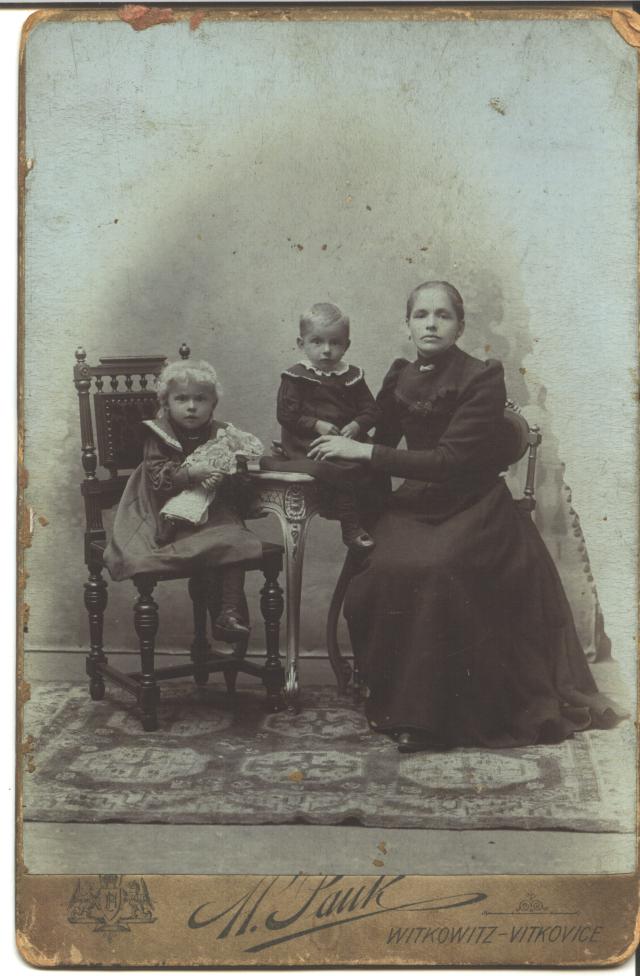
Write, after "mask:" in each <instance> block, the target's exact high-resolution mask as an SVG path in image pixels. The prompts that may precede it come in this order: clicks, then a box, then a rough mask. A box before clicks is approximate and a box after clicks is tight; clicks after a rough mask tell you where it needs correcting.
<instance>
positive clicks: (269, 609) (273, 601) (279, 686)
mask: <svg viewBox="0 0 640 976" xmlns="http://www.w3.org/2000/svg"><path fill="white" fill-rule="evenodd" d="M281 569H282V557H281V556H280V555H278V559H277V560H275V559H267V560H265V565H264V569H263V573H264V579H265V584H264V586H263V588H262V589H261V590H260V610H261V612H262V616H263V618H264V632H265V637H266V644H267V660H266V663H265V666H264V673H263V678H262V681H263V683H264V686H265V688H266V689H267V702H268V704H269V707H270V709H271V711H273V712H279V711H280V710H281V709H282V708H283V707H284V697H283V694H282V692H283V688H284V668H283V666H282V661H281V659H280V618H281V617H282V612H283V610H284V599H283V595H282V587H281V586H280V584H279V582H278V576H279V575H280V570H281Z"/></svg>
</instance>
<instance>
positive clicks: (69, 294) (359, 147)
mask: <svg viewBox="0 0 640 976" xmlns="http://www.w3.org/2000/svg"><path fill="white" fill-rule="evenodd" d="M25 59H26V60H25V63H26V76H25V78H26V81H25V92H26V146H25V151H26V156H27V159H28V164H27V167H28V175H27V177H26V202H25V207H26V211H25V247H26V252H25V259H26V282H25V387H26V408H25V409H26V465H27V468H28V470H29V488H28V494H27V499H28V502H29V504H30V505H31V506H32V507H33V509H34V513H35V518H34V526H35V528H34V535H33V540H32V545H31V548H30V550H29V551H28V554H27V570H28V573H29V579H28V586H27V595H26V599H27V601H28V603H29V604H30V618H29V631H28V636H27V641H28V644H27V647H28V648H29V649H33V650H46V649H61V650H69V651H77V650H78V649H80V648H85V646H86V643H87V622H86V613H85V610H84V606H83V603H82V585H83V583H84V580H85V566H84V562H83V550H82V545H83V518H82V514H81V504H80V495H79V488H78V486H79V483H80V480H81V478H82V468H81V464H80V437H79V424H78V406H77V396H76V392H75V389H74V386H73V382H72V368H73V364H74V350H75V348H76V347H77V346H78V345H82V346H84V347H85V349H86V351H87V359H88V361H89V362H92V363H93V362H96V361H97V360H98V358H99V357H104V356H107V355H121V356H124V355H132V354H135V353H141V354H147V353H162V354H166V355H168V356H169V357H172V358H173V357H175V356H176V353H177V349H178V346H179V345H180V343H181V342H182V341H184V340H186V341H187V342H188V343H189V345H190V347H191V350H192V356H193V357H194V358H203V359H207V360H209V361H211V362H212V363H213V364H214V365H215V367H216V369H217V370H218V372H219V375H220V379H221V382H222V385H223V388H224V391H225V393H224V398H223V399H222V401H221V403H220V406H219V408H218V415H219V416H220V418H222V419H226V420H231V421H233V422H234V423H235V424H236V425H238V426H239V427H241V428H244V429H246V430H251V431H253V432H254V433H256V434H257V435H258V436H259V437H260V438H261V439H262V440H263V442H264V443H265V444H267V445H269V444H270V442H271V440H272V438H273V437H275V436H277V435H278V427H277V424H276V420H275V398H276V390H277V387H278V382H279V375H280V371H281V370H282V369H284V368H286V367H287V366H289V365H291V364H292V363H293V362H295V361H296V359H297V358H298V353H297V350H296V346H295V339H296V334H297V321H298V317H299V315H300V312H301V311H303V310H304V309H305V308H306V307H308V306H309V305H310V304H312V303H314V302H319V301H332V302H335V303H337V304H338V305H339V306H340V307H341V308H342V309H343V310H344V311H345V312H346V313H348V315H349V316H350V318H351V325H352V336H351V337H352V347H351V349H350V350H349V354H348V358H349V361H350V362H352V363H354V364H356V365H359V366H361V367H363V368H364V370H365V373H366V376H367V379H368V382H369V385H370V387H371V389H372V390H374V392H375V391H376V390H377V389H378V388H379V385H380V383H381V380H382V377H383V376H384V374H385V372H386V370H387V368H388V366H389V364H390V362H391V361H392V359H393V358H394V357H396V356H398V355H403V354H405V355H406V354H407V353H408V347H407V346H406V345H405V333H404V329H403V321H404V305H405V301H406V296H407V294H408V292H409V291H410V290H411V289H412V288H413V287H414V286H415V285H416V284H417V283H419V282H421V281H423V280H425V279H427V278H445V279H448V280H450V281H451V282H453V283H454V284H456V285H457V286H458V288H459V289H460V291H461V292H462V295H463V297H464V299H465V303H466V308H467V330H466V333H465V335H464V338H463V342H462V346H463V348H465V349H466V350H467V351H468V352H470V353H472V354H473V355H477V356H481V357H483V358H485V357H487V356H494V357H497V358H500V359H502V360H503V362H504V364H505V369H506V374H507V384H508V389H509V394H510V396H511V397H512V398H513V399H514V400H516V401H517V402H518V403H519V404H521V406H522V407H523V409H524V412H525V414H526V416H527V417H528V419H529V420H530V421H535V422H538V423H540V424H541V426H542V429H543V438H544V439H543V443H542V451H541V459H540V463H539V469H538V486H537V495H538V513H537V519H538V522H539V525H540V527H541V529H542V532H543V535H544V537H545V539H546V541H547V544H548V546H549V548H550V550H551V552H552V555H553V556H554V558H555V560H556V562H557V564H558V567H559V569H560V572H561V574H562V576H563V579H564V581H565V585H566V587H567V591H568V595H569V598H570V600H571V602H572V606H573V608H574V612H575V613H576V617H577V622H578V627H579V631H580V635H581V638H582V640H583V643H584V645H585V646H586V647H587V648H588V649H590V650H591V651H593V650H594V649H595V648H594V646H593V645H594V639H595V640H599V641H600V642H601V646H602V641H603V640H604V638H603V637H602V631H601V628H599V626H598V621H597V620H596V609H597V605H596V600H595V593H594V589H593V588H594V585H595V587H597V596H598V598H599V601H600V605H601V607H602V611H603V614H604V622H605V629H606V632H607V634H608V636H609V638H610V639H611V641H612V644H613V653H614V655H615V656H616V657H617V658H618V659H619V661H620V662H621V664H622V666H623V668H624V669H625V670H626V671H627V672H628V673H629V674H631V672H632V669H633V660H634V633H635V619H634V618H635V613H634V606H635V589H636V587H635V570H634V567H635V561H636V548H635V539H636V526H635V503H634V495H635V490H636V485H635V474H634V470H635V437H636V433H635V405H634V404H635V383H636V380H635V375H634V368H633V367H634V364H635V362H636V346H635V318H636V298H635V295H636V270H635V234H636V212H635V168H636V147H635V127H636V121H635V98H636V95H635V75H636V52H635V51H634V50H633V49H632V48H631V47H629V46H627V44H625V42H624V41H623V40H622V38H621V37H620V36H618V34H617V33H616V32H615V31H614V30H613V28H612V27H611V25H610V23H609V22H608V21H606V20H604V21H601V22H599V21H567V22H565V23H550V22H545V21H533V20H532V21H531V22H528V23H527V22H522V21H520V22H518V21H507V22H501V23H500V22H482V21H481V22H476V23H474V22H439V23H438V22H428V21H427V22H422V23H409V22H406V23H400V22H395V23H385V22H382V21H380V22H368V23H365V22H362V23H347V22H333V23H328V22H326V23H323V22H297V23H296V22H288V23H276V22H270V21H268V20H265V21H260V22H223V21H211V20H204V21H203V22H202V23H200V24H199V25H198V26H197V27H196V28H195V29H192V28H191V27H190V25H189V22H188V20H184V21H181V22H178V23H171V24H163V25H159V26H156V27H154V28H152V29H149V30H145V31H134V30H133V29H132V28H131V26H130V25H128V24H126V23H124V22H122V21H121V20H119V19H117V17H116V15H115V14H114V19H113V20H109V21H107V22H100V23H98V22H91V21H79V22H69V21H64V20H63V21H61V22H54V21H52V22H47V23H43V24H40V25H39V26H37V27H36V28H35V29H34V30H33V31H32V33H31V34H30V37H29V40H28V43H27V47H26V55H25ZM520 473H522V472H520ZM518 477H519V475H518V474H517V473H516V475H515V483H516V484H517V480H518ZM567 485H568V486H570V487H571V490H572V498H570V497H569V493H568V491H567V488H566V486H567ZM574 512H577V513H578V514H579V519H580V521H579V523H578V521H577V519H576V516H575V514H574ZM39 517H42V518H41V519H40V521H39ZM41 523H46V524H41ZM252 528H254V529H255V530H256V531H257V532H258V533H259V534H260V535H261V536H262V537H264V538H271V539H274V540H276V541H277V540H278V538H279V529H278V525H277V523H276V522H275V520H273V521H272V520H271V518H270V519H268V520H264V521H258V522H254V523H252ZM582 534H583V535H584V539H586V544H587V547H588V559H587V553H586V550H585V549H584V540H583V537H582ZM342 559H343V548H342V545H341V543H340V538H339V528H338V526H337V524H335V523H329V522H325V521H322V520H320V519H316V520H314V522H313V523H312V527H311V530H310V534H309V538H308V544H307V553H306V560H305V580H304V589H303V612H302V635H301V643H302V651H303V653H304V652H309V651H314V650H316V651H321V650H322V649H323V647H324V622H325V615H326V610H327V607H328V603H329V599H330V595H331V591H332V588H333V585H334V582H335V578H336V576H337V573H338V571H339V567H340V565H341V562H342ZM252 575H254V576H255V575H256V574H252ZM170 585H171V586H172V587H173V591H172V596H173V599H172V600H170V601H168V600H167V596H166V589H165V587H166V586H167V585H166V584H165V585H164V586H163V589H165V595H163V598H162V600H161V603H160V612H161V629H160V632H159V635H158V647H159V649H160V650H162V649H178V648H184V649H186V648H187V647H188V644H189V642H190V640H191V636H190V631H191V609H190V601H189V600H188V597H187V595H186V588H185V586H184V584H181V583H176V584H170ZM258 585H259V581H258V580H257V579H255V580H254V579H252V580H250V581H249V583H248V592H249V594H250V596H251V601H252V604H253V606H254V607H255V588H256V587H257V586H258ZM133 599H134V588H133V586H132V585H131V584H128V583H123V584H118V585H112V586H110V602H109V610H108V612H107V618H106V630H105V637H106V642H105V643H106V649H107V653H109V651H110V650H111V649H112V648H113V647H118V648H125V647H130V648H132V649H133V646H134V645H133V643H132V628H131V606H132V603H133ZM253 616H254V619H255V620H256V621H259V615H257V614H256V612H255V610H254V613H253ZM255 635H256V636H255V642H256V647H259V646H260V643H261V641H262V633H261V627H260V626H257V627H256V628H255ZM594 635H596V636H595V638H594ZM605 643H606V642H605ZM302 668H304V662H303V664H302ZM302 675H303V677H304V671H302Z"/></svg>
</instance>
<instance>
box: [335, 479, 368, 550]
mask: <svg viewBox="0 0 640 976" xmlns="http://www.w3.org/2000/svg"><path fill="white" fill-rule="evenodd" d="M334 502H335V507H336V513H337V515H338V518H339V519H340V526H341V528H342V541H343V542H344V544H345V546H348V547H349V549H354V550H355V551H357V552H368V551H369V550H370V549H373V548H374V546H375V542H374V541H373V539H372V538H371V536H370V535H369V533H368V532H365V530H364V529H363V528H362V525H361V524H360V513H359V511H358V504H357V501H356V496H355V494H354V492H353V489H348V488H344V489H343V488H340V489H339V490H337V491H336V492H335V494H334Z"/></svg>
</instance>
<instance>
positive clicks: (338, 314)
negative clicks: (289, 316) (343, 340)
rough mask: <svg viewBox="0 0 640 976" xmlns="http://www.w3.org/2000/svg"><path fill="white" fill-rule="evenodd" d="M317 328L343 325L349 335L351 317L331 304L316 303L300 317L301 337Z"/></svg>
mask: <svg viewBox="0 0 640 976" xmlns="http://www.w3.org/2000/svg"><path fill="white" fill-rule="evenodd" d="M314 325H315V326H320V327H323V326H327V325H341V326H342V327H343V328H344V329H345V331H346V333H347V335H348V334H349V316H348V315H345V314H344V312H342V311H341V310H340V309H339V308H338V306H337V305H333V304H332V303H331V302H316V304H315V305H312V306H311V308H308V309H307V311H306V312H303V313H302V315H301V316H300V335H301V336H305V335H306V334H307V332H308V331H309V330H310V329H312V328H313V327H314Z"/></svg>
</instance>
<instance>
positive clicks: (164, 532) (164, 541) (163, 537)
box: [156, 515, 178, 546]
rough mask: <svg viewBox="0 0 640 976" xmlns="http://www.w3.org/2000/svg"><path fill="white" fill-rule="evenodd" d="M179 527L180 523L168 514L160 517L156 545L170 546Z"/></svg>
mask: <svg viewBox="0 0 640 976" xmlns="http://www.w3.org/2000/svg"><path fill="white" fill-rule="evenodd" d="M177 528H178V523H177V522H176V520H175V519H172V518H167V516H166V515H161V516H160V518H159V519H158V528H157V531H156V545H158V546H168V545H169V543H170V542H173V540H174V539H175V537H176V530H177Z"/></svg>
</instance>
